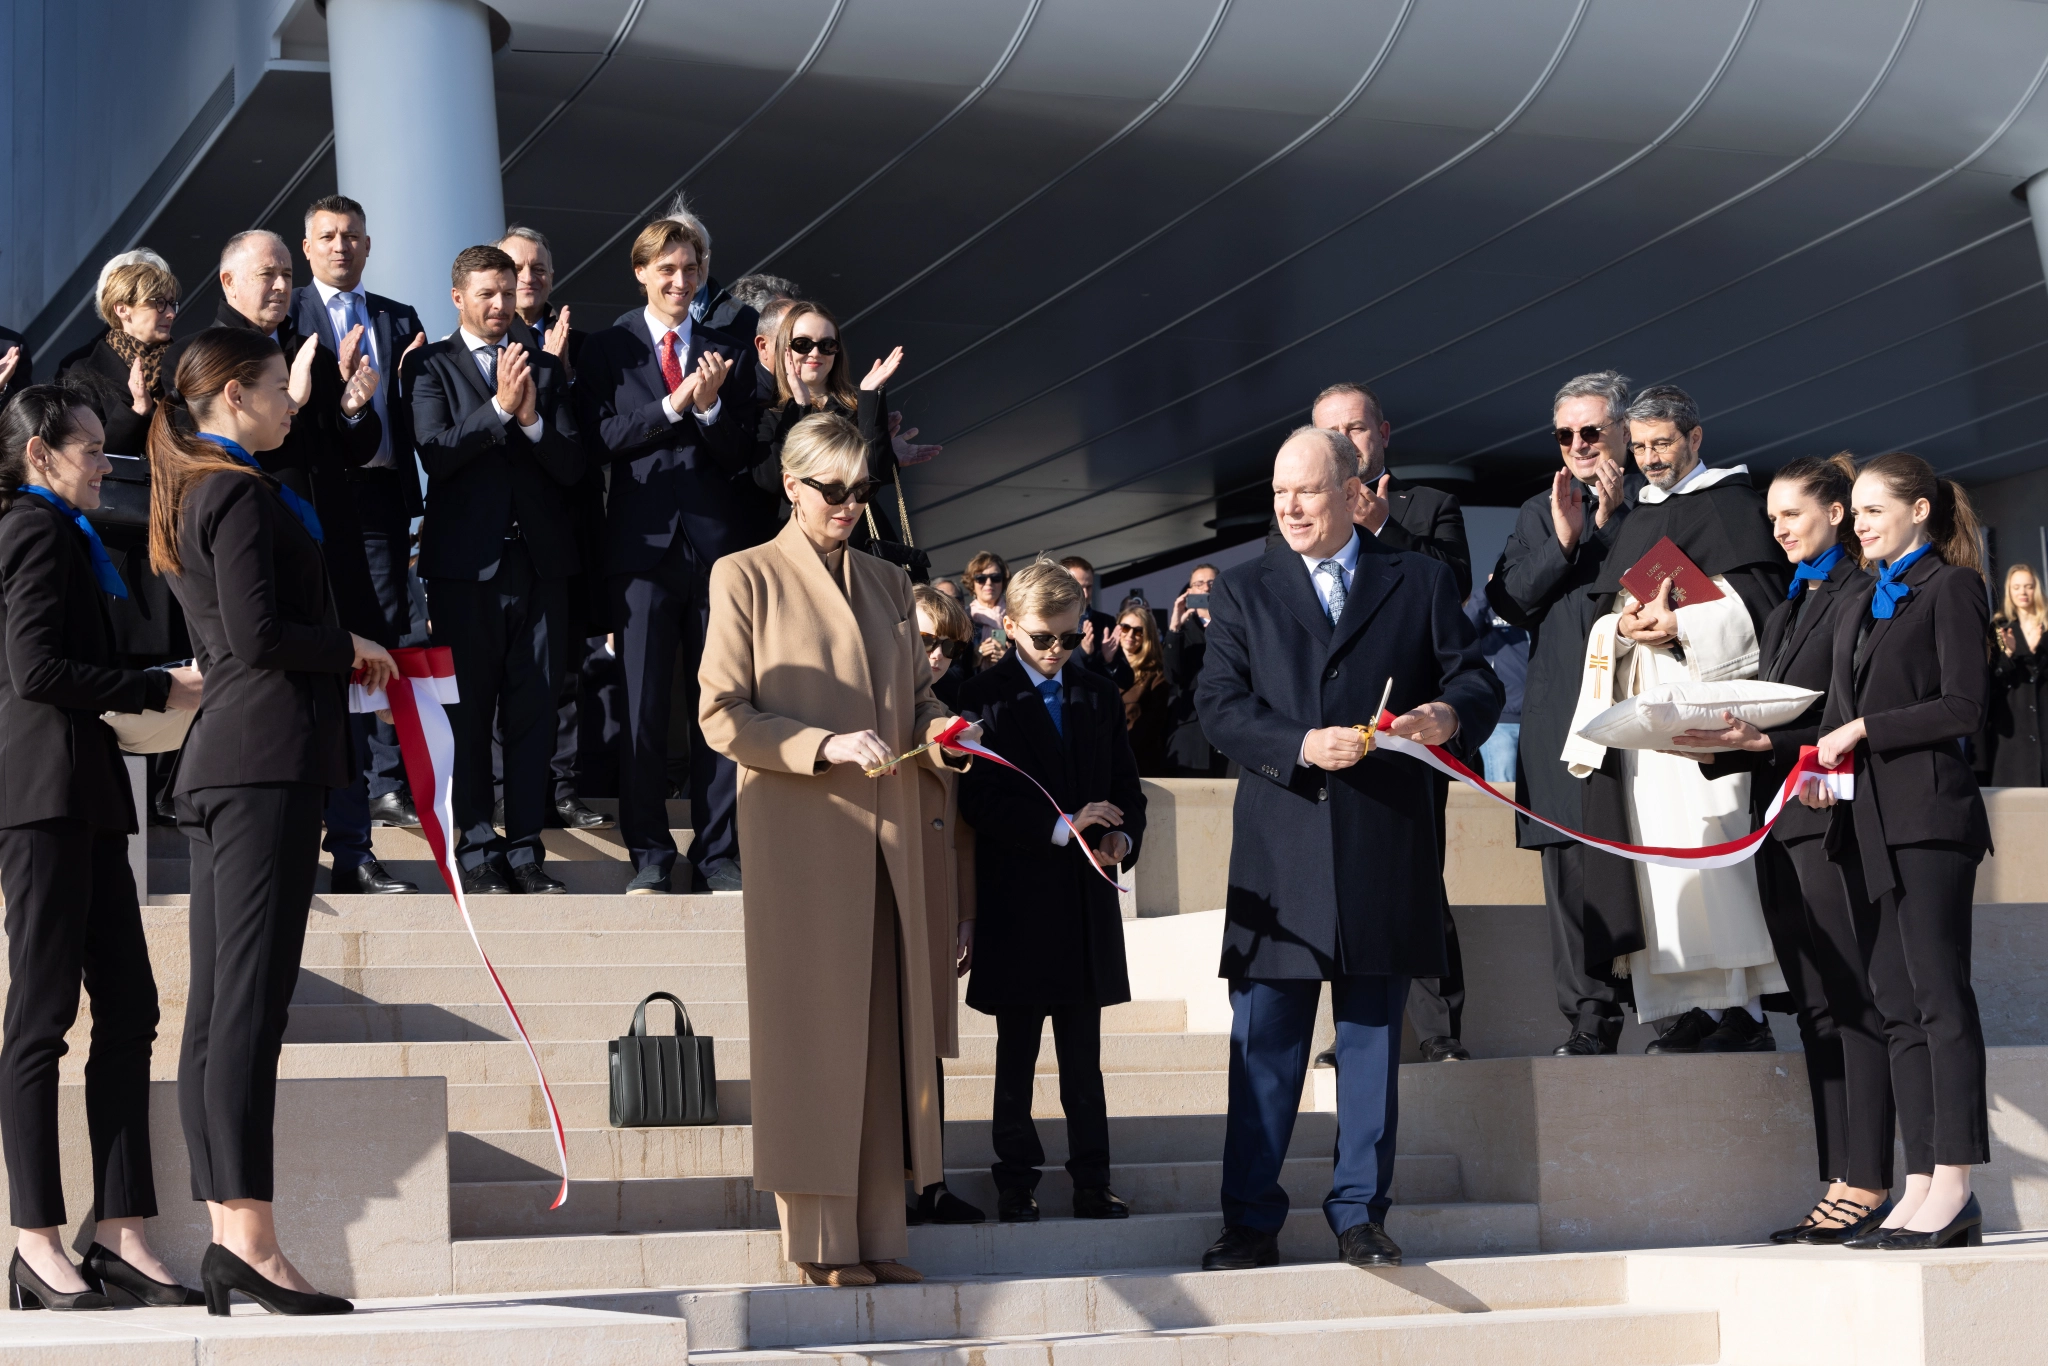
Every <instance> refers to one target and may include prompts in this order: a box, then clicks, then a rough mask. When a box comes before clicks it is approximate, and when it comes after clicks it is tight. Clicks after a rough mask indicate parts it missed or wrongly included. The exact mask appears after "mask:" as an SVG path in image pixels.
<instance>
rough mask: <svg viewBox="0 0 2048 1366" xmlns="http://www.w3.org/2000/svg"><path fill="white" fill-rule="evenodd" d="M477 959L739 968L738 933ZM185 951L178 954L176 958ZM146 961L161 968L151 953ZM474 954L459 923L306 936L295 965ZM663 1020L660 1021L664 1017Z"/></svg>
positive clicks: (591, 942) (500, 951) (625, 934)
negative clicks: (428, 928)
mask: <svg viewBox="0 0 2048 1366" xmlns="http://www.w3.org/2000/svg"><path fill="white" fill-rule="evenodd" d="M479 937H480V938H481V939H482V940H483V946H484V952H486V953H488V954H489V955H490V956H491V961H492V962H493V963H495V964H497V965H498V966H499V967H501V968H502V967H520V966H526V965H537V966H544V967H587V966H591V965H598V966H607V965H611V964H617V963H744V962H746V959H747V946H746V936H745V935H743V934H742V933H740V932H739V931H737V930H689V929H678V930H670V929H648V930H485V931H482V933H481V934H480V936H479ZM183 949H184V946H183V944H182V943H180V944H179V946H178V954H179V956H180V957H181V958H182V957H183ZM150 953H151V958H152V961H154V962H157V963H159V964H161V963H162V962H163V961H164V960H163V957H162V956H161V955H159V953H158V946H157V945H156V944H154V943H152V944H151V945H150ZM475 959H476V948H475V946H474V945H473V944H471V943H470V939H469V935H468V933H467V932H466V931H464V930H463V929H462V927H461V924H460V922H457V923H456V924H455V925H452V926H444V927H442V928H438V929H433V930H313V931H309V932H308V933H307V935H306V947H305V951H304V952H303V953H302V954H301V955H300V957H299V962H300V964H301V965H302V966H305V967H309V968H324V967H352V968H354V967H411V966H417V965H420V964H431V963H468V962H474V961H475ZM664 1018H666V1017H664Z"/></svg>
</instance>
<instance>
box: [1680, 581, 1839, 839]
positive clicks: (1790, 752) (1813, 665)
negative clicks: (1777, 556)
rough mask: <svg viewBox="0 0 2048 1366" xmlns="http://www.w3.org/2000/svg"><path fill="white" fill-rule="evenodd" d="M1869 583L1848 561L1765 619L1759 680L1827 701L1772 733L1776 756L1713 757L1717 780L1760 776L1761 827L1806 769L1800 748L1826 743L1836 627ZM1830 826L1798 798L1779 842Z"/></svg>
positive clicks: (1755, 791)
mask: <svg viewBox="0 0 2048 1366" xmlns="http://www.w3.org/2000/svg"><path fill="white" fill-rule="evenodd" d="M1869 579H1870V576H1869V575H1868V574H1865V573H1864V572H1863V570H1862V569H1861V568H1859V567H1858V566H1857V564H1856V561H1855V559H1854V557H1853V556H1852V555H1848V554H1845V555H1843V556H1842V558H1841V559H1840V560H1837V561H1836V562H1835V567H1834V568H1833V569H1831V570H1829V571H1828V576H1827V578H1826V579H1823V580H1821V581H1820V582H1819V583H1817V584H1815V585H1814V586H1813V587H1811V588H1808V589H1807V590H1806V591H1805V592H1803V593H1801V594H1800V595H1799V596H1798V597H1796V598H1788V599H1787V600H1785V601H1784V602H1781V603H1779V604H1778V605H1777V606H1776V607H1774V608H1773V609H1771V614H1770V616H1769V617H1767V618H1765V620H1764V629H1763V631H1762V632H1761V633H1760V634H1759V635H1758V637H1757V646H1758V652H1759V653H1758V662H1757V673H1756V676H1757V677H1758V678H1760V679H1762V680H1764V681H1765V682H1768V683H1790V684H1791V685H1792V686H1793V687H1795V688H1812V689H1813V690H1814V691H1816V692H1819V693H1821V694H1822V696H1821V697H1819V698H1818V699H1816V700H1815V702H1814V704H1813V705H1812V706H1811V707H1808V708H1807V709H1806V711H1805V712H1804V713H1803V714H1802V715H1800V716H1799V717H1798V718H1797V719H1795V720H1792V721H1788V722H1786V723H1785V724H1784V725H1782V726H1774V727H1772V728H1771V729H1770V730H1768V731H1766V732H1764V733H1765V734H1766V735H1768V736H1769V737H1770V741H1771V747H1770V748H1769V749H1768V750H1754V751H1736V752H1733V753H1729V754H1716V755H1713V756H1712V759H1713V763H1712V764H1710V765H1708V766H1706V774H1707V776H1708V777H1709V778H1718V777H1722V776H1725V775H1727V774H1730V773H1750V774H1753V775H1754V778H1755V781H1754V783H1753V784H1752V787H1751V797H1752V804H1753V805H1754V806H1755V808H1756V816H1757V819H1758V820H1762V819H1763V813H1764V811H1765V809H1766V808H1768V807H1769V806H1770V804H1771V798H1773V797H1774V796H1776V795H1777V792H1778V789H1779V788H1780V787H1783V786H1784V784H1785V775H1786V774H1788V773H1790V772H1791V771H1792V766H1793V765H1794V764H1796V763H1798V762H1799V750H1800V747H1801V746H1803V745H1811V744H1814V743H1816V742H1817V741H1818V740H1819V739H1820V736H1821V717H1822V716H1823V715H1824V714H1825V713H1826V710H1827V704H1828V699H1827V696H1826V693H1827V691H1828V688H1829V686H1830V685H1831V684H1832V683H1833V681H1834V670H1835V627H1836V625H1837V624H1838V623H1839V622H1840V620H1841V616H1842V612H1843V611H1844V609H1845V607H1846V605H1847V604H1848V603H1849V602H1850V601H1851V600H1853V599H1854V598H1855V597H1856V590H1857V589H1859V588H1863V587H1867V586H1868V583H1869ZM1865 601H1866V602H1867V601H1868V599H1867V598H1866V599H1865ZM1801 603H1804V604H1805V607H1806V610H1805V611H1803V612H1802V611H1800V610H1799V607H1800V604H1801ZM1830 820H1831V816H1830V814H1829V813H1828V812H1827V811H1825V810H1820V811H1816V810H1814V809H1813V808H1811V807H1809V806H1807V805H1806V804H1805V803H1804V802H1801V801H1798V800H1797V799H1795V800H1793V801H1791V802H1788V803H1786V806H1785V810H1784V812H1783V813H1782V814H1781V815H1780V816H1779V817H1778V823H1777V824H1776V825H1775V826H1772V827H1771V838H1772V839H1774V840H1777V841H1778V842H1779V843H1780V844H1795V843H1797V842H1798V841H1800V840H1807V839H1812V838H1814V837H1815V836H1817V835H1825V834H1826V833H1827V832H1828V824H1829V822H1830Z"/></svg>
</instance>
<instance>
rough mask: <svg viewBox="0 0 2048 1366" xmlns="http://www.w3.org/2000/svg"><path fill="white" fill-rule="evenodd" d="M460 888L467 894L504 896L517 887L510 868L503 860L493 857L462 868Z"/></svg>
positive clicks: (516, 889) (513, 891)
mask: <svg viewBox="0 0 2048 1366" xmlns="http://www.w3.org/2000/svg"><path fill="white" fill-rule="evenodd" d="M462 890H463V892H464V894H465V895H468V896H506V895H510V894H512V893H515V892H517V891H518V890H519V887H518V885H517V884H516V883H514V882H513V881H512V869H511V868H510V867H508V866H507V865H506V863H505V860H504V859H502V858H496V857H493V858H488V859H485V860H484V861H483V862H482V863H479V864H478V865H477V866H476V867H474V868H464V869H463V870H462Z"/></svg>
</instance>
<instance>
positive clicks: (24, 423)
mask: <svg viewBox="0 0 2048 1366" xmlns="http://www.w3.org/2000/svg"><path fill="white" fill-rule="evenodd" d="M91 411H93V407H92V404H91V403H90V402H88V401H87V399H86V398H85V396H84V395H83V394H81V393H79V392H78V391H77V390H76V389H73V388H71V387H69V386H68V385H63V384H32V385H30V386H29V387H28V388H26V389H23V390H22V391H21V392H20V393H18V394H16V395H15V396H14V397H13V398H12V399H10V400H9V401H8V404H7V406H6V407H5V408H0V512H5V511H6V510H7V509H8V508H10V507H12V506H14V495H15V494H16V493H17V492H18V491H19V490H20V488H21V486H22V485H23V484H33V483H37V482H38V480H37V479H36V477H35V471H33V470H32V469H30V468H29V463H28V443H29V442H30V441H32V440H34V439H35V438H36V437H41V438H42V439H43V444H44V445H45V446H48V447H50V448H51V449H52V450H55V449H56V448H57V447H59V446H61V445H63V444H64V443H65V442H67V441H70V440H72V439H73V438H74V437H77V436H78V435H79V434H80V433H82V432H83V431H84V430H85V427H84V424H82V423H80V422H79V420H78V415H79V413H81V412H88V413H89V412H91Z"/></svg>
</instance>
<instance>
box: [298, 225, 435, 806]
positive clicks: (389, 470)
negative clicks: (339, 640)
mask: <svg viewBox="0 0 2048 1366" xmlns="http://www.w3.org/2000/svg"><path fill="white" fill-rule="evenodd" d="M299 250H300V251H301V252H303V253H304V254H305V257H306V264H307V265H308V266H310V267H312V270H313V283H312V284H310V285H301V286H299V287H298V288H297V289H295V290H293V291H292V313H291V318H292V326H293V327H294V328H295V329H296V330H297V331H298V333H299V335H300V336H302V337H318V338H319V339H320V344H321V345H322V346H324V347H326V348H327V349H328V350H329V351H332V352H333V353H334V354H335V357H336V358H337V359H338V360H339V362H340V364H341V372H342V374H343V375H344V376H347V375H350V374H353V373H354V371H355V367H356V366H357V365H359V364H363V363H367V364H369V365H371V366H373V367H375V369H376V371H377V374H378V376H379V378H378V381H377V393H376V397H375V398H374V399H373V400H372V402H373V404H374V405H375V407H376V409H377V416H378V418H379V419H380V420H381V421H382V422H383V424H384V433H383V437H382V439H381V440H380V441H379V443H378V445H377V453H376V454H375V455H372V456H371V457H370V458H369V459H368V460H367V461H365V462H363V464H361V465H359V466H357V467H356V468H354V469H352V470H350V471H349V472H348V475H347V478H348V481H349V484H350V486H351V488H352V489H353V491H354V493H355V504H356V513H357V515H358V516H359V517H361V519H362V527H363V557H364V559H365V561H366V562H367V563H368V565H369V570H370V587H371V588H372V589H373V590H374V591H375V592H376V595H377V606H378V607H379V608H380V609H381V610H382V614H383V621H382V623H381V629H380V630H379V631H377V632H376V633H374V634H371V633H368V632H366V633H365V634H369V635H370V638H371V639H372V640H374V641H376V642H377V643H378V644H379V645H382V646H384V647H385V648H386V649H389V648H390V647H391V646H393V645H396V644H398V642H399V640H400V639H401V638H402V637H403V636H404V635H405V633H406V631H407V629H408V628H409V626H410V622H409V620H408V614H409V610H410V602H411V593H410V587H411V584H410V577H411V573H412V519H413V518H415V517H417V516H419V515H420V513H421V511H422V510H423V509H424V506H425V504H424V503H423V501H422V500H421V497H420V473H419V465H418V463H417V462H416V460H415V459H414V456H413V436H412V412H411V410H410V409H409V408H408V407H407V405H406V402H405V398H404V395H403V394H402V393H401V392H400V389H399V386H400V383H401V381H402V376H401V374H400V368H401V358H402V357H403V356H405V355H406V353H407V352H408V351H410V350H411V349H412V348H414V347H416V346H419V345H420V344H421V343H423V342H424V341H425V340H426V331H425V329H424V328H423V327H422V326H421V325H420V315H419V314H418V313H417V312H415V311H414V309H413V306H412V305H411V304H402V303H400V302H398V301H397V300H396V299H388V298H386V297H384V296H383V295H382V294H372V293H370V292H369V291H367V290H365V289H364V288H363V267H364V266H365V265H367V264H368V262H369V259H370V232H369V223H368V219H367V218H366V217H365V215H364V213H363V206H362V205H361V204H358V203H357V202H356V201H355V200H353V199H350V198H348V197H347V196H346V195H338V194H335V195H328V196H327V197H326V198H324V199H316V200H314V201H313V202H312V203H311V204H310V205H308V206H307V208H306V236H305V239H304V240H303V241H301V242H300V243H299ZM370 724H371V731H370V779H369V781H370V819H371V820H372V821H373V822H374V823H376V824H380V825H406V826H417V825H418V824H419V817H418V816H417V815H416V814H415V813H414V811H413V807H412V796H411V793H410V790H409V789H408V788H407V786H406V781H405V764H404V761H403V760H401V759H400V758H399V755H398V734H397V732H396V731H394V730H392V729H391V724H390V723H389V722H388V721H387V722H374V721H373V722H372V723H370Z"/></svg>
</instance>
